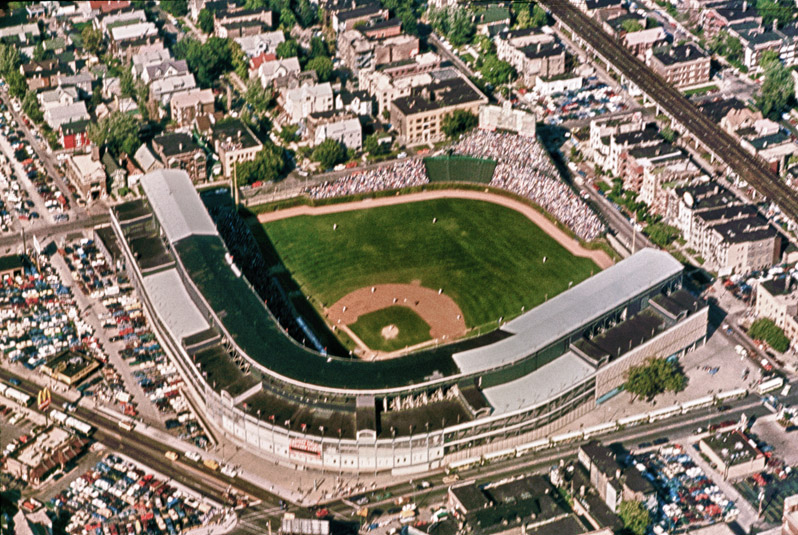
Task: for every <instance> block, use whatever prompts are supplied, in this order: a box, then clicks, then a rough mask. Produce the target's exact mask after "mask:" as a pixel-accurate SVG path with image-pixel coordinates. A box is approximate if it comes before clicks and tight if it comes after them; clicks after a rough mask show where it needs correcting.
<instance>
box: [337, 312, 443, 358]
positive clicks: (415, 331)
mask: <svg viewBox="0 0 798 535" xmlns="http://www.w3.org/2000/svg"><path fill="white" fill-rule="evenodd" d="M388 325H396V327H397V328H398V329H399V333H398V335H397V336H396V338H392V339H390V340H386V339H385V338H383V336H382V333H381V331H382V328H383V327H386V326H388ZM349 328H350V329H352V331H354V333H355V334H356V335H357V336H358V337H359V338H360V339H361V340H363V343H364V344H366V345H367V346H369V348H371V349H374V350H376V351H396V350H398V349H403V348H405V347H407V346H414V345H416V344H420V343H421V342H426V341H427V340H429V339H430V335H429V328H430V327H429V324H427V322H426V321H424V320H423V319H421V317H420V316H419V315H418V314H416V313H415V312H413V311H412V310H410V309H409V308H407V307H402V306H396V307H388V308H383V309H382V310H375V311H374V312H371V313H369V314H363V315H362V316H360V317H359V318H357V321H356V322H355V323H353V324H351V325H350V326H349Z"/></svg>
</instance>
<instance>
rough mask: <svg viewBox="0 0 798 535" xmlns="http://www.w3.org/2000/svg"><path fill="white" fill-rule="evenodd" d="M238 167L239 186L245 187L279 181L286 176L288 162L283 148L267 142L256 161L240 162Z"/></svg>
mask: <svg viewBox="0 0 798 535" xmlns="http://www.w3.org/2000/svg"><path fill="white" fill-rule="evenodd" d="M236 165H237V167H236V174H237V180H238V185H239V186H243V185H245V184H252V183H254V182H257V181H259V180H260V181H273V180H277V179H278V178H280V177H281V176H283V174H285V171H286V169H287V167H288V160H287V158H286V155H285V150H283V148H282V147H279V146H277V145H275V144H274V143H272V142H271V141H266V142H265V143H264V144H263V148H262V149H261V151H260V152H259V153H258V154H257V156H255V159H254V160H252V161H251V162H240V163H238V164H236Z"/></svg>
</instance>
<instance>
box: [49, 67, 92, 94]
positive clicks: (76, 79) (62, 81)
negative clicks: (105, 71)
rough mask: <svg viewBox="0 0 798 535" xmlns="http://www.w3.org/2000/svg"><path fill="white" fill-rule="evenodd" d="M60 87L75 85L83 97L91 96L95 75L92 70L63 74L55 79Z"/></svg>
mask: <svg viewBox="0 0 798 535" xmlns="http://www.w3.org/2000/svg"><path fill="white" fill-rule="evenodd" d="M55 82H56V85H58V86H59V87H75V88H77V90H78V91H79V93H80V95H81V98H83V97H86V98H87V97H89V96H91V92H92V86H93V85H94V75H93V74H91V73H90V72H79V73H77V74H71V75H70V74H61V75H57V76H56V79H55Z"/></svg>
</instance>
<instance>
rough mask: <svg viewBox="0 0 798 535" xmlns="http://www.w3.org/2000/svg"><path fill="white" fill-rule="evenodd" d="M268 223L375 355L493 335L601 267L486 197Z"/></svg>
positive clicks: (290, 263) (336, 314) (309, 285)
mask: <svg viewBox="0 0 798 535" xmlns="http://www.w3.org/2000/svg"><path fill="white" fill-rule="evenodd" d="M364 204H366V206H368V204H367V203H364ZM263 225H264V230H265V232H266V234H267V235H268V236H269V239H270V240H271V242H272V244H273V246H274V248H275V250H276V251H277V253H278V254H279V255H280V257H281V260H282V261H283V263H284V264H285V266H286V267H287V268H288V270H289V271H290V272H291V274H292V276H293V277H294V279H295V280H296V281H297V283H299V285H300V287H301V289H302V292H303V293H304V294H305V295H306V296H308V297H309V298H310V300H311V301H312V302H313V303H314V305H316V306H317V307H318V308H319V309H320V310H321V312H322V314H323V315H325V316H326V317H327V320H328V322H329V323H330V324H332V325H334V326H335V325H337V326H339V327H341V328H343V329H344V330H347V332H348V334H350V335H351V334H355V336H356V337H359V338H361V340H362V341H363V343H364V344H365V345H366V346H368V347H369V348H370V349H373V350H375V351H383V352H385V351H391V350H395V349H398V348H404V347H407V346H410V345H414V344H416V343H419V342H423V341H424V340H425V339H436V340H451V339H452V338H455V337H457V336H462V335H463V334H465V333H466V332H468V331H469V330H474V329H478V330H479V331H480V332H486V331H488V330H492V329H493V328H496V327H498V326H499V319H500V318H502V320H503V321H507V320H509V319H511V318H513V317H515V316H518V315H519V314H521V313H522V312H523V311H524V310H529V309H531V308H533V307H535V306H537V305H539V304H540V303H542V302H543V301H544V300H545V299H547V298H551V297H553V296H555V295H557V294H559V293H560V292H562V291H564V290H566V289H567V288H568V287H569V285H571V284H577V283H578V282H580V281H582V280H584V279H586V278H588V277H590V276H591V274H592V273H594V272H597V271H598V270H599V268H598V266H597V265H596V264H595V263H594V262H593V260H592V259H590V258H586V257H579V256H575V255H574V254H572V253H571V252H569V251H568V250H566V248H565V247H563V246H562V245H560V243H558V242H557V241H556V240H555V239H554V238H552V237H551V236H549V235H548V234H547V233H546V232H544V231H543V230H542V229H541V228H540V227H539V226H537V225H536V224H535V223H533V222H532V221H531V220H530V219H529V218H528V217H526V216H525V215H523V214H521V213H520V212H518V211H516V210H513V209H511V208H508V207H505V206H501V205H499V204H494V203H491V202H485V201H481V200H472V199H459V198H438V199H432V200H424V201H419V202H409V203H406V204H395V205H389V206H380V207H374V208H364V209H362V210H352V211H346V212H339V213H327V214H323V215H301V216H296V217H289V218H286V219H277V220H273V221H269V222H266V223H264V224H263ZM408 312H411V313H410V314H408ZM413 316H418V318H414V317H413ZM367 340H368V341H367ZM374 346H376V347H374Z"/></svg>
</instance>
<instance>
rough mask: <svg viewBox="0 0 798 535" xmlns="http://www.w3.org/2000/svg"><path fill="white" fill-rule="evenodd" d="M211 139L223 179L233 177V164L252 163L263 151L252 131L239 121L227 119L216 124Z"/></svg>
mask: <svg viewBox="0 0 798 535" xmlns="http://www.w3.org/2000/svg"><path fill="white" fill-rule="evenodd" d="M211 137H212V140H213V146H214V149H215V151H216V154H218V155H219V159H220V160H221V162H222V171H223V173H224V177H225V178H230V177H231V176H232V175H233V167H234V166H235V164H237V163H240V162H251V161H253V160H254V159H255V158H256V156H257V155H258V153H259V152H260V151H261V149H263V144H262V143H261V142H260V141H259V140H258V138H257V137H255V134H254V133H252V130H250V129H249V127H247V125H245V124H244V123H242V122H241V120H239V119H232V118H229V119H225V120H224V121H220V122H217V123H216V124H214V125H213V127H212V133H211Z"/></svg>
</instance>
